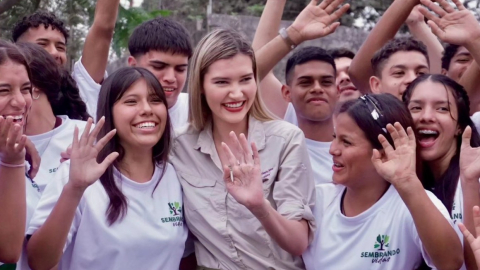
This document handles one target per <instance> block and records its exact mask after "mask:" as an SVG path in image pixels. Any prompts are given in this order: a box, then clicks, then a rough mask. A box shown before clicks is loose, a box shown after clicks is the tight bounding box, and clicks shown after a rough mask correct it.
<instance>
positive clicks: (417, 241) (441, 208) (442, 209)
mask: <svg viewBox="0 0 480 270" xmlns="http://www.w3.org/2000/svg"><path fill="white" fill-rule="evenodd" d="M426 192H427V195H428V197H429V198H430V200H431V201H432V202H433V204H434V205H435V206H436V207H437V209H438V210H439V211H440V213H441V214H442V215H443V216H444V217H445V219H447V220H448V223H450V226H452V229H454V225H453V221H452V219H451V218H450V214H449V213H448V210H447V208H446V207H445V206H444V205H443V203H442V202H441V201H440V200H439V199H438V198H437V197H436V196H435V195H434V194H433V193H431V192H429V191H426ZM407 212H408V211H407ZM408 213H410V212H408ZM410 222H411V224H410V226H411V227H412V235H413V239H414V241H415V244H416V245H417V247H418V248H419V250H420V251H421V252H422V257H423V259H424V260H425V263H426V264H427V265H428V266H429V267H432V268H435V266H434V265H433V261H432V259H431V258H430V256H429V255H428V253H427V251H426V250H425V247H424V246H423V243H422V240H421V239H420V236H419V235H418V231H417V228H416V227H415V223H414V221H413V218H412V216H411V215H410Z"/></svg>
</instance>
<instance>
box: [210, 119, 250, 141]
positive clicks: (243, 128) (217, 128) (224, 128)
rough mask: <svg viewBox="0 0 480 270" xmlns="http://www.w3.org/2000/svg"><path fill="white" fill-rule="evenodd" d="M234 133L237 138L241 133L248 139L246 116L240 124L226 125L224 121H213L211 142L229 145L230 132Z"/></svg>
mask: <svg viewBox="0 0 480 270" xmlns="http://www.w3.org/2000/svg"><path fill="white" fill-rule="evenodd" d="M232 131H233V132H235V134H236V135H237V137H238V136H239V135H240V134H241V133H243V134H245V136H246V137H248V115H247V116H246V117H245V119H243V120H242V122H240V123H235V124H232V123H226V122H224V121H215V119H214V120H213V140H214V141H215V144H217V143H221V142H225V143H226V144H228V145H230V141H231V139H230V136H229V134H230V132H232Z"/></svg>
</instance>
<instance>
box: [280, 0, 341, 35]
mask: <svg viewBox="0 0 480 270" xmlns="http://www.w3.org/2000/svg"><path fill="white" fill-rule="evenodd" d="M342 2H343V0H324V1H322V3H320V5H318V0H312V1H311V2H310V4H308V6H306V7H305V8H304V9H303V11H302V12H301V13H300V14H299V15H298V16H297V18H296V19H295V21H294V22H293V24H292V26H291V29H292V30H293V31H290V32H289V34H290V38H291V39H292V41H293V42H295V44H300V43H302V42H303V41H305V40H311V39H316V38H321V37H324V36H326V35H329V34H331V33H333V32H334V31H335V29H337V27H338V26H339V25H340V23H339V22H335V21H336V20H338V19H339V18H340V17H341V16H342V15H343V14H344V13H345V12H346V11H347V10H348V8H349V7H350V5H349V4H346V5H343V6H340V4H341V3H342ZM338 7H340V8H338ZM337 8H338V9H337ZM335 10H336V11H335Z"/></svg>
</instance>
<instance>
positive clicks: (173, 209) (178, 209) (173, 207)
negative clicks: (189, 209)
mask: <svg viewBox="0 0 480 270" xmlns="http://www.w3.org/2000/svg"><path fill="white" fill-rule="evenodd" d="M168 207H169V208H170V214H171V215H173V216H179V215H181V214H182V205H181V204H180V203H179V202H173V203H168Z"/></svg>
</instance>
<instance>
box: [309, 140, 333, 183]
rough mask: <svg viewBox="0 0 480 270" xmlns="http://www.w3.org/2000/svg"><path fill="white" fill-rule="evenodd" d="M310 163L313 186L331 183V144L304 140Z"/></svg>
mask: <svg viewBox="0 0 480 270" xmlns="http://www.w3.org/2000/svg"><path fill="white" fill-rule="evenodd" d="M305 143H306V145H307V150H308V155H309V156H310V163H311V164H312V171H313V177H314V180H315V184H316V185H318V184H325V183H331V182H332V176H333V170H332V166H333V159H332V155H330V153H329V150H330V145H331V144H332V143H331V142H317V141H314V140H310V139H305Z"/></svg>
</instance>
